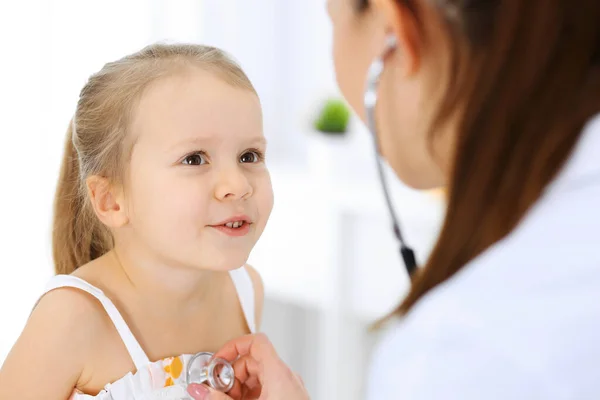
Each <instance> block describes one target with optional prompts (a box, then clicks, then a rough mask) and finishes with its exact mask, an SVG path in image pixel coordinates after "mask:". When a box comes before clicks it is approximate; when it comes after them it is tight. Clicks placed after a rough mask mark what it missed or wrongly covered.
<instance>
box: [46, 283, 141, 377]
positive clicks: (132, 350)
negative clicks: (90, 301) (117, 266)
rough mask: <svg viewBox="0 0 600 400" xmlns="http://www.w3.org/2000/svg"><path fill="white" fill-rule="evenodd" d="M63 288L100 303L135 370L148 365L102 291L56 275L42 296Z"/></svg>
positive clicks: (124, 324)
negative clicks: (88, 296) (87, 294)
mask: <svg viewBox="0 0 600 400" xmlns="http://www.w3.org/2000/svg"><path fill="white" fill-rule="evenodd" d="M63 287H69V288H75V289H79V290H83V291H84V292H87V293H89V294H90V295H92V296H94V297H95V298H96V299H97V300H98V301H99V302H100V304H102V307H104V310H105V311H106V313H107V314H108V316H109V318H110V319H111V321H112V323H113V324H114V325H115V328H116V329H117V332H118V333H119V336H120V337H121V340H122V341H123V343H124V344H125V347H126V348H127V351H128V352H129V356H130V357H131V359H132V360H133V363H134V364H135V368H136V369H137V370H138V371H139V370H140V369H142V368H143V367H145V366H146V365H148V364H149V363H150V360H149V359H148V356H147V355H146V353H145V352H144V350H143V349H142V347H141V346H140V344H139V343H138V341H137V340H136V338H135V336H134V335H133V333H132V332H131V329H129V326H127V323H126V322H125V320H124V319H123V317H122V316H121V313H120V312H119V310H117V307H115V305H114V303H113V302H112V301H111V300H110V299H109V298H108V297H107V296H106V295H105V294H104V292H103V291H102V290H100V289H98V288H97V287H95V286H92V285H91V284H89V283H88V282H86V281H84V280H83V279H81V278H78V277H75V276H72V275H56V276H54V277H52V278H51V279H50V281H49V282H48V284H47V285H46V289H45V290H44V293H43V294H46V293H48V292H50V291H52V290H54V289H58V288H63ZM42 296H43V295H42Z"/></svg>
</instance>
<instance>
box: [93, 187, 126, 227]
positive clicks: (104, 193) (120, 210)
mask: <svg viewBox="0 0 600 400" xmlns="http://www.w3.org/2000/svg"><path fill="white" fill-rule="evenodd" d="M85 183H86V187H87V192H88V196H89V199H90V202H91V205H92V208H93V209H94V213H95V214H96V216H97V217H98V219H99V220H100V222H102V223H103V224H104V225H106V226H107V227H109V228H120V227H122V226H124V225H126V224H127V223H128V222H129V218H128V216H127V213H126V210H125V207H124V205H125V201H124V196H123V190H122V188H121V186H120V185H114V184H111V182H110V181H109V179H108V178H106V177H102V176H98V175H93V176H90V177H89V178H87V180H86V182H85Z"/></svg>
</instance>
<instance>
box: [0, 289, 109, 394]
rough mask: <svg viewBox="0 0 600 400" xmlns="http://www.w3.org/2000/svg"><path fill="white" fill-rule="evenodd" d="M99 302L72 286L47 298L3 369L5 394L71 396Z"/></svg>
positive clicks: (2, 391)
mask: <svg viewBox="0 0 600 400" xmlns="http://www.w3.org/2000/svg"><path fill="white" fill-rule="evenodd" d="M93 301H94V300H93V299H90V298H89V296H86V295H85V294H84V293H82V292H79V291H77V290H73V289H66V288H63V289H57V290H54V291H52V292H50V293H48V294H47V295H45V296H44V297H43V298H42V300H41V301H40V302H39V304H38V305H37V306H36V308H35V310H34V311H33V313H32V314H31V316H30V318H29V321H28V322H27V325H26V326H25V329H24V330H23V332H22V334H21V336H20V337H19V339H18V340H17V342H16V344H15V345H14V347H13V348H12V350H11V352H10V354H9V355H8V357H7V358H6V361H5V362H4V364H3V365H2V368H1V369H0V399H2V400H4V399H6V400H8V399H19V400H39V399H47V400H65V399H68V398H69V397H70V396H71V394H72V392H73V389H74V388H75V386H76V384H77V382H78V380H79V377H80V376H81V373H82V371H83V367H84V363H85V360H86V359H87V357H88V356H89V354H90V350H91V348H92V345H93V343H92V342H93V340H94V331H95V328H97V326H96V325H98V323H97V321H98V318H97V311H95V304H93ZM94 316H96V318H94ZM94 320H96V322H95V321H94Z"/></svg>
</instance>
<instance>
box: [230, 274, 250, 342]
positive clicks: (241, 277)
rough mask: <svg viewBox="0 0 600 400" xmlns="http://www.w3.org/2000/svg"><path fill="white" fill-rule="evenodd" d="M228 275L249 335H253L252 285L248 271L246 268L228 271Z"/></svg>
mask: <svg viewBox="0 0 600 400" xmlns="http://www.w3.org/2000/svg"><path fill="white" fill-rule="evenodd" d="M229 275H230V276H231V280H232V281H233V284H234V285H235V289H236V291H237V294H238V298H239V299H240V304H241V305H242V310H243V311H244V317H245V318H246V323H247V324H248V328H249V329H250V333H255V332H256V319H255V313H254V308H255V304H254V303H255V300H254V285H253V283H252V278H251V277H250V274H249V273H248V269H247V268H246V267H241V268H238V269H235V270H233V271H229Z"/></svg>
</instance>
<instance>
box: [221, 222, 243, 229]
mask: <svg viewBox="0 0 600 400" xmlns="http://www.w3.org/2000/svg"><path fill="white" fill-rule="evenodd" d="M243 224H244V222H243V221H235V222H228V223H226V224H225V226H226V227H228V228H239V227H240V226H242V225H243Z"/></svg>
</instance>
